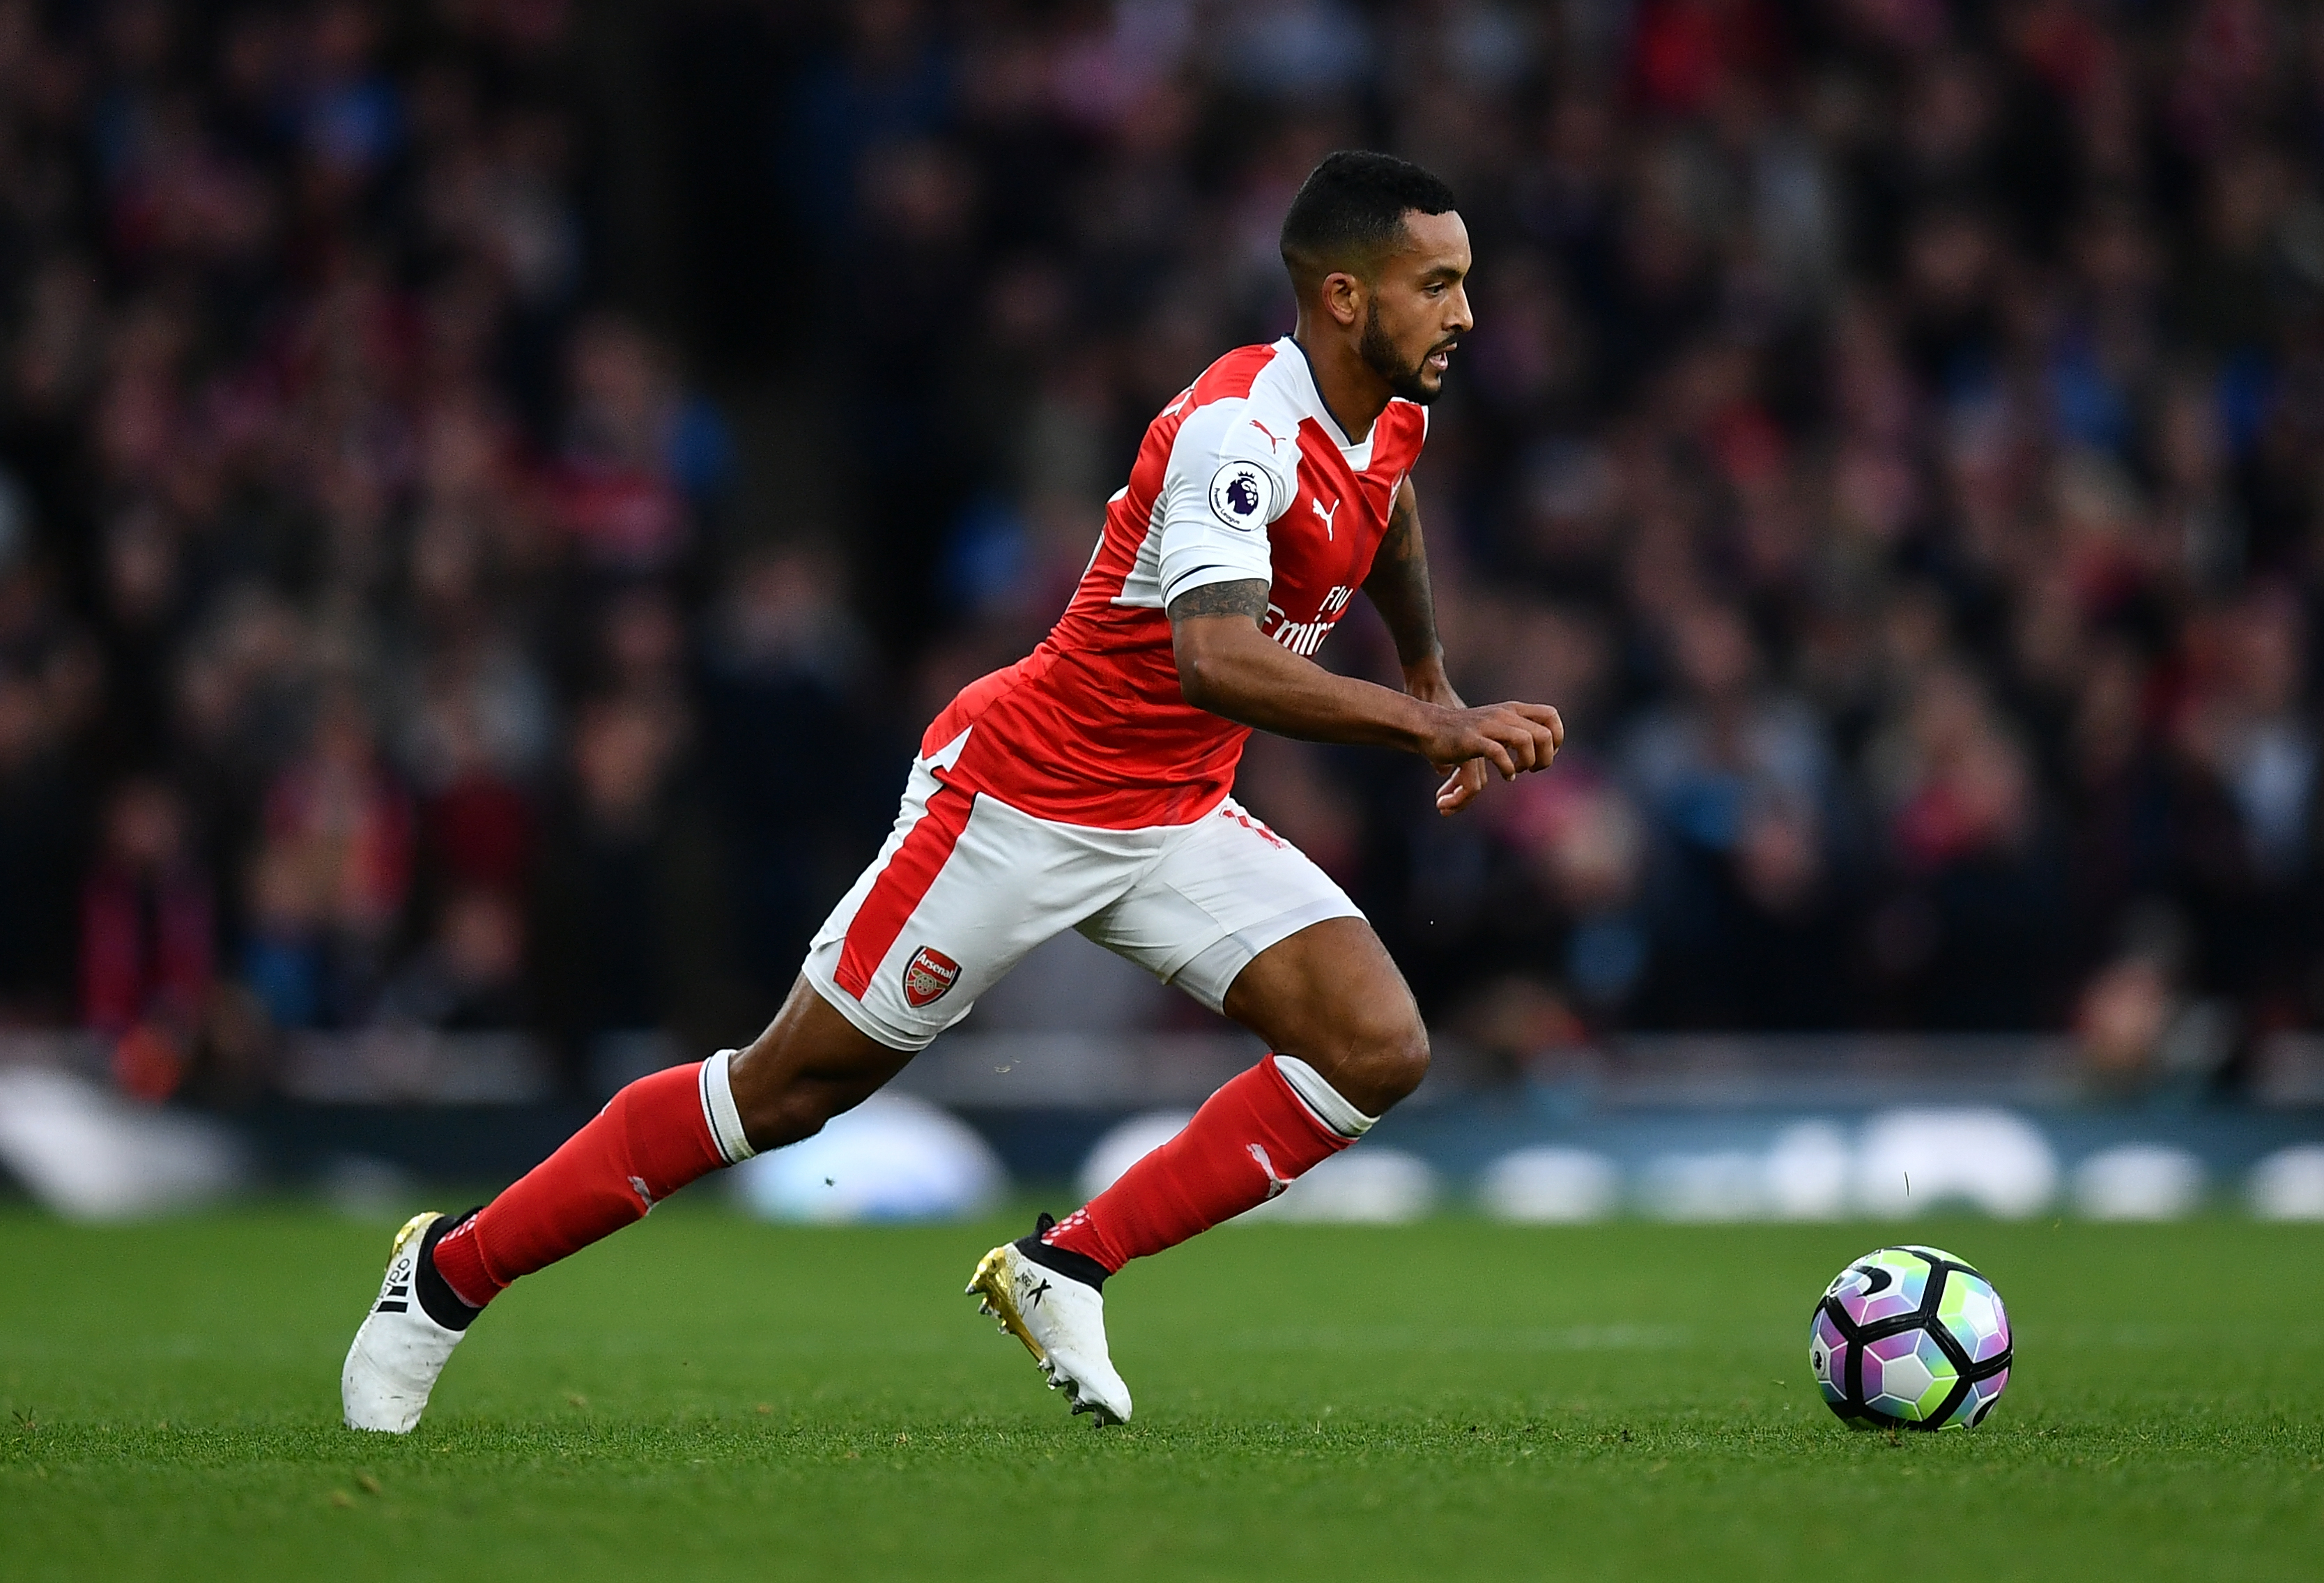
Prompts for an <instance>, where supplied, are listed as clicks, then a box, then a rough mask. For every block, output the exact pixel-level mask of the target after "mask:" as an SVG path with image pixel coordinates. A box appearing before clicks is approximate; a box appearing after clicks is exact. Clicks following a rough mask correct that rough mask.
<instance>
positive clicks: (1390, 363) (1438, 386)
mask: <svg viewBox="0 0 2324 1583" xmlns="http://www.w3.org/2000/svg"><path fill="white" fill-rule="evenodd" d="M1451 345H1452V342H1450V341H1445V342H1443V343H1441V344H1439V345H1437V346H1434V347H1429V348H1428V350H1427V351H1425V352H1423V353H1422V354H1421V355H1420V356H1419V357H1418V358H1417V359H1416V361H1414V362H1411V363H1406V362H1405V361H1404V359H1403V358H1402V357H1400V356H1397V349H1396V344H1395V343H1394V342H1392V341H1390V340H1389V339H1388V332H1387V331H1385V330H1383V329H1380V322H1379V314H1378V313H1376V312H1374V311H1373V310H1371V309H1370V308H1369V306H1367V307H1366V309H1365V310H1364V332H1363V334H1362V335H1361V336H1360V337H1359V338H1357V341H1356V355H1357V356H1360V357H1361V358H1362V359H1363V360H1364V366H1365V367H1367V368H1369V369H1370V370H1371V371H1372V372H1373V373H1374V374H1377V375H1379V376H1380V378H1381V380H1382V381H1384V382H1385V383H1386V384H1387V385H1388V390H1389V391H1390V392H1391V393H1394V394H1397V395H1400V396H1402V397H1403V398H1404V399H1405V400H1406V401H1408V402H1415V403H1418V404H1420V405H1421V406H1424V407H1425V406H1426V405H1427V404H1428V403H1431V402H1433V401H1434V400H1435V399H1436V398H1437V397H1438V396H1439V395H1442V394H1443V392H1444V381H1443V378H1442V377H1440V378H1438V380H1437V381H1436V383H1435V384H1425V383H1424V381H1425V379H1426V378H1427V375H1428V359H1429V358H1430V357H1431V356H1434V354H1435V353H1437V352H1440V351H1442V350H1443V348H1444V347H1449V346H1451Z"/></svg>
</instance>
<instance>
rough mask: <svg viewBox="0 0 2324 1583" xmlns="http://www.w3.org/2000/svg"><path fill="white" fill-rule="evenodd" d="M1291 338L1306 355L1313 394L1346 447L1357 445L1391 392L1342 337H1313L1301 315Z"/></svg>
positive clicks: (1310, 329)
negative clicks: (1336, 425) (1313, 381)
mask: <svg viewBox="0 0 2324 1583" xmlns="http://www.w3.org/2000/svg"><path fill="white" fill-rule="evenodd" d="M1291 338H1292V339H1293V340H1295V341H1296V342H1297V343H1298V344H1299V349H1300V350H1301V351H1303V352H1305V353H1306V354H1307V366H1308V369H1309V370H1310V372H1312V373H1313V374H1314V376H1315V391H1316V393H1317V394H1318V395H1321V396H1322V397H1323V409H1324V411H1326V412H1330V413H1331V414H1332V421H1333V422H1334V423H1337V424H1338V425H1339V426H1340V432H1341V433H1342V434H1344V435H1346V436H1347V437H1348V443H1349V444H1351V445H1361V444H1362V443H1363V442H1364V440H1365V438H1366V437H1367V436H1369V434H1370V433H1371V431H1372V424H1373V423H1374V422H1375V421H1378V419H1379V415H1380V414H1381V413H1382V412H1386V411H1387V410H1388V398H1389V397H1390V396H1391V395H1392V394H1393V392H1391V391H1390V390H1389V389H1388V381H1386V380H1385V379H1382V378H1381V377H1380V376H1379V375H1377V374H1375V373H1373V372H1372V368H1371V365H1370V364H1369V363H1366V362H1365V361H1364V359H1363V356H1362V354H1360V353H1359V352H1358V351H1357V350H1356V347H1355V343H1354V342H1353V341H1351V340H1350V339H1349V338H1347V337H1346V336H1344V335H1339V334H1333V335H1321V336H1319V335H1317V334H1316V333H1315V330H1314V326H1312V325H1311V324H1309V323H1308V320H1307V316H1306V315H1305V313H1302V314H1301V315H1300V316H1299V327H1298V328H1297V329H1295V330H1293V331H1292V332H1291Z"/></svg>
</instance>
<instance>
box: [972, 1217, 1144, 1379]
mask: <svg viewBox="0 0 2324 1583" xmlns="http://www.w3.org/2000/svg"><path fill="white" fill-rule="evenodd" d="M1055 1224H1056V1222H1055V1221H1054V1220H1052V1219H1050V1217H1048V1216H1047V1215H1044V1216H1042V1217H1041V1219H1040V1223H1039V1224H1038V1225H1037V1227H1035V1228H1034V1231H1033V1235H1032V1236H1027V1237H1020V1238H1019V1239H1018V1240H1017V1241H1015V1242H1004V1243H1002V1244H1001V1245H1000V1246H999V1247H997V1248H994V1249H993V1250H992V1251H991V1253H989V1254H985V1255H984V1257H983V1258H982V1259H981V1260H979V1261H978V1262H977V1265H976V1274H975V1275H974V1276H973V1278H972V1279H971V1280H970V1281H969V1283H968V1294H969V1295H970V1296H971V1297H974V1298H979V1299H981V1300H982V1301H980V1302H979V1303H978V1304H977V1309H978V1311H980V1312H982V1313H986V1314H990V1315H991V1316H992V1317H993V1318H995V1319H999V1320H1000V1321H1001V1328H1002V1329H1004V1330H1006V1331H1008V1332H1009V1333H1010V1335H1012V1336H1014V1337H1016V1338H1017V1339H1018V1340H1019V1341H1022V1342H1023V1343H1024V1344H1025V1350H1026V1351H1028V1352H1029V1353H1031V1354H1032V1355H1033V1361H1034V1362H1036V1363H1037V1364H1039V1365H1041V1372H1042V1373H1043V1374H1045V1375H1048V1376H1049V1389H1051V1390H1052V1391H1063V1392H1065V1394H1066V1396H1067V1397H1068V1398H1069V1399H1070V1400H1071V1401H1072V1402H1073V1404H1074V1412H1086V1413H1088V1414H1090V1415H1091V1416H1092V1418H1093V1419H1094V1420H1095V1421H1097V1422H1098V1423H1101V1424H1106V1423H1127V1422H1129V1421H1130V1387H1129V1386H1128V1385H1126V1384H1123V1383H1122V1379H1121V1376H1120V1375H1119V1374H1116V1373H1115V1372H1114V1367H1113V1359H1112V1358H1111V1356H1108V1354H1107V1351H1106V1345H1105V1296H1104V1294H1103V1293H1102V1291H1100V1290H1099V1287H1100V1286H1101V1285H1102V1283H1103V1282H1104V1280H1105V1272H1104V1270H1103V1268H1102V1267H1101V1266H1100V1265H1098V1264H1096V1262H1095V1261H1093V1260H1091V1259H1088V1258H1085V1257H1084V1256H1083V1255H1081V1254H1074V1253H1069V1252H1067V1251H1065V1249H1062V1248H1053V1247H1049V1246H1047V1245H1045V1244H1044V1243H1043V1242H1042V1241H1041V1236H1042V1234H1043V1233H1044V1232H1046V1231H1047V1230H1048V1229H1049V1227H1052V1226H1053V1225H1055ZM1082 1266H1086V1268H1085V1269H1083V1268H1082ZM1076 1269H1080V1271H1081V1273H1079V1274H1075V1273H1069V1272H1071V1271H1074V1270H1076ZM1091 1276H1094V1279H1090V1278H1089V1277H1091Z"/></svg>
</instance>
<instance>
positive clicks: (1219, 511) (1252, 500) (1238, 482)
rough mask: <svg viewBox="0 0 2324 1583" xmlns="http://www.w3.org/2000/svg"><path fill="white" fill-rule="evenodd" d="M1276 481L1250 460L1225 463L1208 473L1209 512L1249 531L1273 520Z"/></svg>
mask: <svg viewBox="0 0 2324 1583" xmlns="http://www.w3.org/2000/svg"><path fill="white" fill-rule="evenodd" d="M1274 506H1275V480H1274V479H1273V478H1270V477H1268V475H1267V470H1266V469H1265V468H1263V467H1259V466H1258V465H1257V464H1256V463H1252V462H1228V463H1226V464H1225V465H1223V466H1222V467H1220V468H1219V470H1218V471H1217V472H1215V473H1213V474H1212V475H1211V514H1212V515H1213V516H1214V517H1216V518H1218V519H1219V521H1221V522H1222V523H1226V525H1227V526H1229V527H1231V528H1240V529H1241V530H1242V531H1243V532H1252V531H1254V530H1256V529H1258V528H1260V527H1262V526H1264V525H1265V524H1267V523H1270V522H1272V521H1274V520H1275V511H1274Z"/></svg>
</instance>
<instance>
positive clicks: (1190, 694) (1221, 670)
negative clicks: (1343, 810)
mask: <svg viewBox="0 0 2324 1583" xmlns="http://www.w3.org/2000/svg"><path fill="white" fill-rule="evenodd" d="M1267 590H1268V584H1267V583H1265V582H1263V581H1260V580H1259V579H1243V580H1238V581H1234V582H1213V583H1203V584H1200V585H1198V586H1196V587H1194V588H1189V589H1187V590H1186V591H1185V592H1184V593H1181V594H1179V595H1178V596H1177V597H1176V598H1174V599H1172V600H1171V601H1170V605H1169V616H1170V642H1171V648H1172V651H1173V653H1175V654H1176V659H1177V662H1178V688H1179V690H1180V691H1181V692H1183V693H1184V694H1185V699H1186V701H1187V702H1188V703H1190V704H1193V705H1194V707H1195V708H1199V709H1208V710H1209V711H1210V712H1211V713H1212V714H1214V715H1220V716H1222V717H1225V718H1227V719H1230V720H1234V721H1238V722H1240V724H1242V725H1245V726H1250V727H1255V728H1256V729H1258V730H1261V731H1272V732H1274V733H1275V734H1276V735H1277V736H1296V737H1298V738H1300V739H1301V740H1303V741H1307V742H1337V743H1351V744H1357V745H1367V746H1378V747H1394V748H1401V749H1402V750H1403V751H1405V752H1406V753H1414V754H1419V755H1420V756H1421V757H1422V758H1425V759H1426V760H1428V762H1429V763H1431V764H1460V763H1462V762H1464V761H1466V760H1469V759H1483V760H1484V761H1485V762H1486V763H1488V764H1491V765H1492V766H1493V768H1494V769H1495V770H1497V771H1499V773H1500V775H1501V777H1502V779H1504V780H1514V779H1516V778H1517V776H1518V775H1520V774H1523V773H1525V772H1526V771H1528V770H1540V769H1546V768H1548V767H1549V763H1550V760H1552V759H1553V758H1554V757H1556V755H1557V749H1558V746H1559V745H1560V744H1561V743H1563V741H1564V739H1565V726H1564V723H1563V721H1562V720H1560V719H1559V718H1558V715H1557V711H1556V710H1555V709H1554V708H1550V707H1549V706H1548V705H1547V704H1526V703H1506V704H1490V705H1487V706H1486V707H1484V708H1445V707H1444V706H1443V705H1441V704H1434V703H1429V702H1426V701H1425V700H1423V699H1416V698H1414V697H1412V696H1411V695H1410V694H1408V693H1402V692H1397V691H1395V690H1391V689H1389V688H1385V687H1380V686H1377V685H1375V684H1374V683H1372V682H1369V681H1362V680H1358V679H1356V678H1354V677H1352V676H1340V675H1335V674H1334V673H1333V672H1332V671H1326V670H1324V669H1323V667H1322V666H1321V665H1318V664H1316V663H1315V662H1314V661H1313V660H1309V659H1306V658H1304V657H1303V656H1301V655H1298V654H1295V653H1292V652H1291V651H1290V650H1289V649H1286V648H1285V647H1284V646H1283V645H1282V644H1281V643H1277V642H1276V641H1275V640H1274V639H1272V638H1270V637H1268V636H1267V634H1265V633H1263V632H1261V631H1260V630H1259V623H1260V622H1261V621H1263V620H1264V619H1265V618H1266V616H1267ZM1464 801H1465V800H1464Z"/></svg>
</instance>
